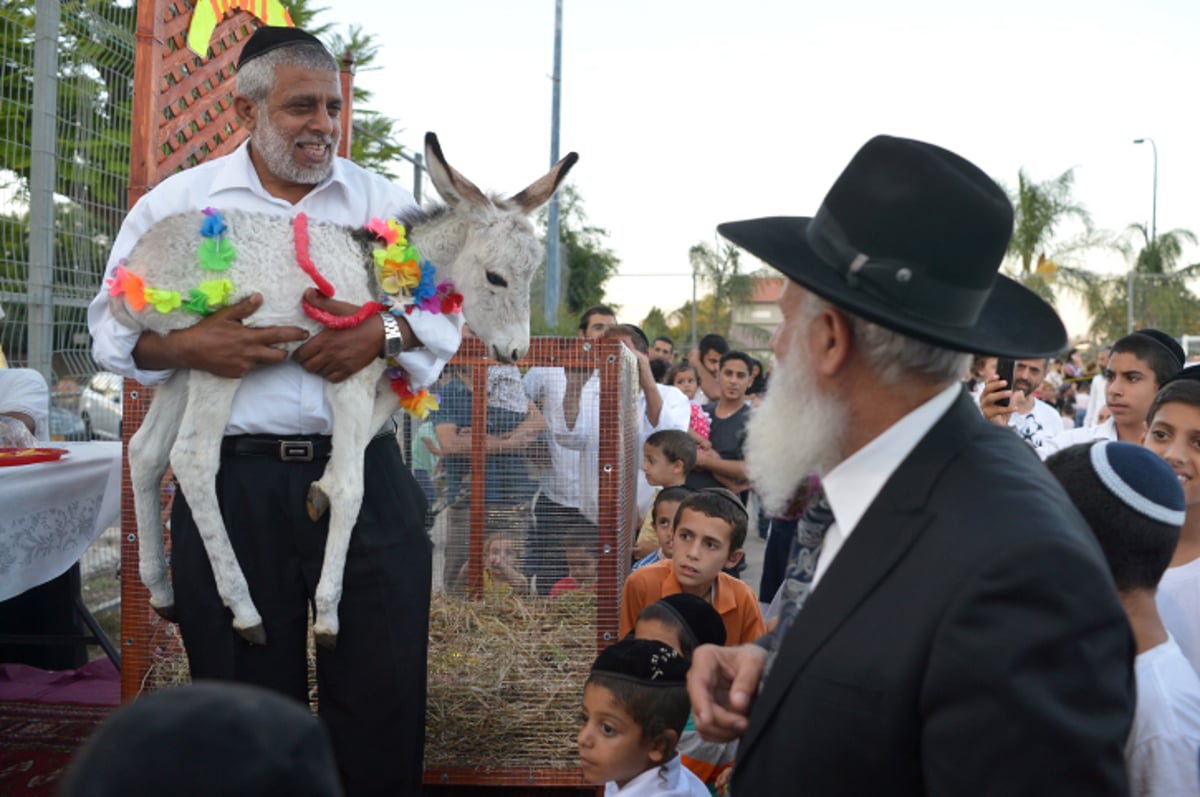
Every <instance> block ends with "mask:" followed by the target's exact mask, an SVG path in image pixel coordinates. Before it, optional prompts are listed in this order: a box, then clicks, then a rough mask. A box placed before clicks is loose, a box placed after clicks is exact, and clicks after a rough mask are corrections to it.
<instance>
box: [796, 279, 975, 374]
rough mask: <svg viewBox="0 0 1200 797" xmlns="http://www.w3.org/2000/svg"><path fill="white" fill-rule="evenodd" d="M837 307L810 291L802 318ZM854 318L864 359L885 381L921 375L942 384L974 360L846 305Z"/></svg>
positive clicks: (809, 318) (848, 315)
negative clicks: (862, 314)
mask: <svg viewBox="0 0 1200 797" xmlns="http://www.w3.org/2000/svg"><path fill="white" fill-rule="evenodd" d="M832 307H835V305H833V304H832V303H830V302H828V301H826V300H825V299H822V298H821V297H820V296H818V295H817V294H815V293H813V292H811V291H809V292H808V293H807V296H806V297H805V302H804V305H803V307H802V309H801V316H800V320H801V322H802V323H803V324H808V323H809V322H810V321H812V320H813V319H814V318H816V317H817V316H818V315H820V314H821V313H822V312H824V311H825V310H827V309H829V308H832ZM837 309H839V310H841V311H842V312H843V313H844V314H845V316H846V319H847V320H848V321H849V322H850V331H851V334H853V335H854V341H855V343H856V344H857V345H858V347H859V350H860V351H861V352H862V355H863V359H865V360H866V361H867V364H868V365H869V366H871V368H872V369H873V370H874V372H875V374H876V375H877V376H878V377H879V381H881V382H882V383H883V384H885V385H894V384H896V383H897V382H900V381H901V380H902V379H904V378H905V377H906V376H912V375H920V376H923V377H925V378H927V379H929V380H930V381H933V382H936V383H938V384H949V383H951V382H956V381H958V380H959V379H960V378H962V374H963V372H965V371H966V370H967V368H968V366H970V364H971V355H970V354H967V353H964V352H958V351H951V350H950V349H946V348H943V347H941V346H938V345H937V344H935V343H926V342H925V341H922V340H917V339H916V338H911V337H909V336H908V335H905V334H903V333H900V332H894V331H892V330H890V329H886V328H884V327H881V326H880V325H879V324H876V323H873V322H871V321H867V320H866V319H865V318H861V317H859V316H857V315H855V314H854V313H851V312H849V311H848V310H845V309H843V308H840V307H839V308H837Z"/></svg>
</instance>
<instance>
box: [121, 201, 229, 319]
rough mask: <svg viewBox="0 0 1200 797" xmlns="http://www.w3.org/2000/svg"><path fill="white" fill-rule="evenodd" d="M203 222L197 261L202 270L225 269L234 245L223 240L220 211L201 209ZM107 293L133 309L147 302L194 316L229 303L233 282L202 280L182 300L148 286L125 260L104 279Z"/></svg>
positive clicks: (225, 228)
mask: <svg viewBox="0 0 1200 797" xmlns="http://www.w3.org/2000/svg"><path fill="white" fill-rule="evenodd" d="M203 212H204V223H203V224H201V226H200V235H201V236H203V238H204V240H202V241H201V242H200V246H199V247H198V248H197V250H196V261H197V263H198V264H199V266H200V268H202V269H204V270H205V271H216V272H221V271H227V270H228V269H229V267H230V266H231V265H233V261H234V258H236V257H237V250H236V249H235V248H234V247H233V244H231V243H229V241H226V240H225V233H226V232H228V230H229V225H227V224H226V223H225V220H224V219H223V218H221V214H220V212H219V211H217V210H215V209H213V208H205V209H204V211H203ZM104 283H105V284H106V285H108V293H109V295H110V296H121V295H124V296H125V301H126V302H127V303H128V304H129V306H130V307H131V308H133V310H134V312H141V310H142V309H143V308H144V307H145V306H146V305H147V304H150V305H153V306H154V309H155V310H157V311H158V312H160V313H163V314H166V313H169V312H171V311H172V310H180V309H181V310H185V311H187V312H189V313H195V314H196V315H201V316H205V315H211V314H213V313H215V312H216V311H217V310H219V309H220V308H222V307H224V306H225V305H226V304H228V303H229V299H230V298H231V297H232V296H233V283H232V282H230V281H229V279H228V278H222V279H212V280H205V281H204V282H201V283H200V284H199V285H198V286H197V287H195V288H192V289H191V290H189V291H188V298H187V299H184V298H183V295H182V294H181V293H180V292H179V291H170V290H165V289H161V288H151V287H148V286H147V285H146V284H145V282H144V281H143V280H142V278H141V277H139V276H138V275H137V274H134V273H133V272H131V271H129V270H128V269H126V268H125V261H124V260H122V261H121V262H120V263H118V264H117V268H116V270H115V271H114V272H113V276H112V277H110V278H109V279H106V280H105V281H104Z"/></svg>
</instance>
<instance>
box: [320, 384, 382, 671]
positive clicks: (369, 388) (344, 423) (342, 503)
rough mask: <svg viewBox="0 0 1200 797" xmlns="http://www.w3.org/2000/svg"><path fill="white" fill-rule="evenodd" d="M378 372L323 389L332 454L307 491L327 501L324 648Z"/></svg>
mask: <svg viewBox="0 0 1200 797" xmlns="http://www.w3.org/2000/svg"><path fill="white" fill-rule="evenodd" d="M379 370H380V369H379V368H375V367H368V368H366V369H364V370H362V371H360V372H359V373H358V374H356V375H354V376H353V377H351V378H350V379H348V380H346V381H345V382H342V383H340V384H336V385H335V384H329V385H327V386H326V388H325V392H326V395H327V396H328V397H329V404H330V406H331V408H332V410H333V453H332V454H331V455H330V458H329V465H328V466H327V467H326V468H325V473H324V474H323V475H322V476H321V479H320V480H319V481H317V482H314V483H313V486H312V488H311V489H310V491H309V492H310V495H311V494H312V491H313V490H320V491H321V493H323V494H324V495H325V496H327V497H328V499H329V534H328V536H327V537H326V540H325V560H324V562H322V565H321V578H320V580H319V581H318V582H317V594H316V597H315V603H316V611H317V615H316V618H315V620H314V621H313V635H314V636H315V637H316V641H317V644H318V645H321V646H322V647H326V648H332V647H333V646H334V645H335V644H336V643H337V634H338V603H339V602H340V601H341V598H342V578H343V575H344V570H345V567H346V552H347V550H348V549H349V547H350V533H351V532H352V531H353V529H354V524H355V523H357V522H358V512H359V510H360V509H361V508H362V498H363V457H364V454H365V451H366V447H367V443H368V442H370V440H371V436H372V435H373V434H374V433H375V431H376V429H377V428H378V427H374V428H373V427H371V425H370V424H371V418H372V407H373V405H374V398H375V384H376V382H377V381H378V374H379Z"/></svg>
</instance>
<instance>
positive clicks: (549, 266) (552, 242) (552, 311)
mask: <svg viewBox="0 0 1200 797" xmlns="http://www.w3.org/2000/svg"><path fill="white" fill-rule="evenodd" d="M562 14H563V4H562V0H555V3H554V77H553V82H554V87H553V93H552V95H551V98H550V165H551V166H553V165H554V164H556V163H558V125H559V112H560V111H559V107H560V105H561V104H562ZM558 228H559V219H558V192H557V191H555V192H554V194H553V195H552V196H551V197H550V208H549V210H548V213H547V219H546V296H545V298H544V303H543V305H542V308H543V313H544V315H545V317H546V323H547V324H548V325H549V326H551V327H555V326H557V325H558V297H559V273H558V270H559V265H558V259H559V237H558V236H559V231H558Z"/></svg>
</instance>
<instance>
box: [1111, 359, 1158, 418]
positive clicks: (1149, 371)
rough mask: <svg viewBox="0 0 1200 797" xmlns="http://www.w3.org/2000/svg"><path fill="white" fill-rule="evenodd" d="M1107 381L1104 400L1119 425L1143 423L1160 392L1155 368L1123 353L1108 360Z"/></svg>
mask: <svg viewBox="0 0 1200 797" xmlns="http://www.w3.org/2000/svg"><path fill="white" fill-rule="evenodd" d="M1104 378H1105V379H1106V380H1107V384H1106V386H1105V388H1104V398H1105V400H1106V401H1107V403H1108V410H1109V412H1110V413H1112V417H1113V418H1114V419H1115V420H1116V422H1117V425H1118V426H1130V425H1134V424H1139V423H1143V422H1144V421H1145V420H1146V413H1147V412H1149V411H1150V404H1151V403H1152V402H1153V401H1154V394H1155V393H1157V392H1158V377H1156V376H1155V375H1154V369H1153V368H1151V367H1150V365H1149V364H1148V363H1147V362H1146V361H1145V360H1143V359H1141V358H1140V357H1135V356H1134V355H1132V354H1130V353H1129V352H1125V351H1123V352H1120V353H1118V354H1114V355H1112V357H1111V358H1109V361H1108V368H1106V369H1105V371H1104Z"/></svg>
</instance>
